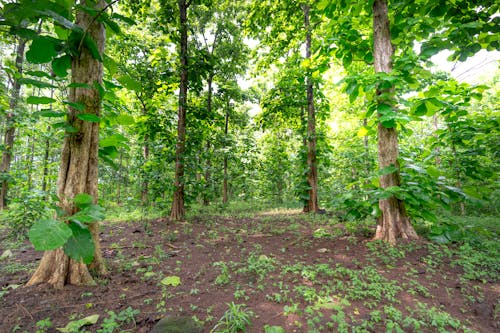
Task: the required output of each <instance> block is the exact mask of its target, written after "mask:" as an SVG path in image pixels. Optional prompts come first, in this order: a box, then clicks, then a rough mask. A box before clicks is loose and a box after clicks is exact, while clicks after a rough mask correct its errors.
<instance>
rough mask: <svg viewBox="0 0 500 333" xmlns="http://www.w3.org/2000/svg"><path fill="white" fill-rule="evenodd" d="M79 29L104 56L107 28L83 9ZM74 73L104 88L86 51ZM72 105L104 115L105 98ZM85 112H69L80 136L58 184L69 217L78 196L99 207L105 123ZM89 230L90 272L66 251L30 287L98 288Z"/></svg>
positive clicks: (98, 262) (71, 141) (91, 93)
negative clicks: (88, 117)
mask: <svg viewBox="0 0 500 333" xmlns="http://www.w3.org/2000/svg"><path fill="white" fill-rule="evenodd" d="M81 4H82V5H83V6H86V5H92V3H91V2H90V1H87V0H82V1H81ZM105 5H106V3H105V1H104V0H100V1H99V2H98V4H97V5H96V7H95V8H104V6H105ZM76 24H77V25H79V26H80V27H82V28H83V29H86V31H87V35H88V36H90V37H91V38H92V39H93V40H94V41H95V42H96V45H97V47H98V50H99V53H100V54H102V53H103V51H104V42H105V29H104V25H103V24H102V23H100V22H99V21H98V20H95V19H94V18H93V17H92V16H91V15H89V14H88V13H87V12H86V11H83V10H80V11H78V13H77V17H76ZM71 73H72V78H71V82H72V83H79V84H81V83H84V84H87V85H89V86H94V85H95V84H102V73H103V70H102V63H100V62H98V61H97V60H96V59H94V58H93V57H92V55H91V54H90V52H89V51H88V50H87V49H86V48H85V47H83V48H82V50H81V52H80V55H79V56H76V57H73V59H72V67H71ZM69 100H70V101H71V102H74V103H80V104H83V105H84V106H85V108H84V111H83V112H84V113H89V114H95V115H97V116H99V115H100V111H101V98H100V95H99V92H98V90H97V89H95V88H92V89H88V88H71V90H70V94H69ZM79 113H80V111H78V110H76V109H74V108H72V107H70V108H69V113H68V122H69V123H70V124H71V126H73V127H74V128H75V129H76V130H77V132H76V133H67V135H66V137H65V138H64V143H63V149H62V153H61V166H60V168H59V175H58V179H57V193H58V197H59V200H60V203H59V205H60V206H61V208H62V209H63V210H64V211H65V212H66V213H67V214H68V215H71V214H74V213H75V212H76V211H77V207H76V206H75V204H74V203H73V200H72V199H73V198H74V197H75V195H77V194H80V193H87V194H89V195H91V196H92V197H93V198H94V202H97V194H98V191H97V184H98V175H97V172H98V168H97V166H98V148H99V146H98V144H99V123H94V122H88V121H83V120H81V119H79V118H78V117H77V115H78V114H79ZM89 230H90V232H91V234H92V239H93V241H94V245H95V253H94V261H93V262H92V263H91V264H90V266H89V267H88V268H87V266H86V265H85V264H84V263H83V262H77V261H75V260H73V259H70V258H69V257H68V256H67V255H66V254H65V253H64V252H63V250H62V249H57V250H53V251H46V252H45V253H44V255H43V257H42V260H41V262H40V265H39V266H38V268H37V270H36V271H35V273H34V274H33V276H32V277H31V279H30V280H29V281H28V283H27V285H34V284H39V283H48V284H51V285H53V286H54V287H55V288H62V287H63V286H64V285H65V284H76V285H81V284H94V281H93V279H92V277H91V275H90V274H89V269H90V270H92V271H94V272H95V273H96V274H99V275H103V274H106V267H105V265H104V260H103V257H102V253H101V249H100V244H99V225H98V223H97V222H96V223H92V224H91V225H90V226H89Z"/></svg>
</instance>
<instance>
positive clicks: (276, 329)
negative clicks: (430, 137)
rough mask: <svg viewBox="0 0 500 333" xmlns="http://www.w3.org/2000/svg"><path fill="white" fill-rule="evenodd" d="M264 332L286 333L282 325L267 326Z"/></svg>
mask: <svg viewBox="0 0 500 333" xmlns="http://www.w3.org/2000/svg"><path fill="white" fill-rule="evenodd" d="M264 333H286V331H285V329H284V328H283V327H281V326H267V325H266V326H265V327H264Z"/></svg>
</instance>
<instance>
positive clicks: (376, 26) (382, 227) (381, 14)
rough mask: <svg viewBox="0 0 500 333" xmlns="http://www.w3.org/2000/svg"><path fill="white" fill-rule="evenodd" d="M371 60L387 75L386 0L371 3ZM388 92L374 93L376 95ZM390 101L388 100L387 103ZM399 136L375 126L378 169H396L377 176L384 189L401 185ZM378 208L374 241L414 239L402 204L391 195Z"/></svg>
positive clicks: (390, 130) (389, 61)
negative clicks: (372, 44) (396, 169)
mask: <svg viewBox="0 0 500 333" xmlns="http://www.w3.org/2000/svg"><path fill="white" fill-rule="evenodd" d="M373 31H374V33H373V34H374V36H373V40H374V60H375V72H377V73H378V72H386V73H388V72H390V71H391V70H392V65H391V57H392V54H393V49H392V45H391V35H390V29H389V17H388V8H387V0H375V2H374V3H373ZM384 92H389V91H388V90H386V91H382V90H377V95H380V94H382V93H384ZM389 102H390V101H389ZM398 154H399V152H398V134H397V132H396V129H395V128H386V127H384V126H382V124H381V123H379V124H378V160H379V168H380V169H383V168H386V167H389V166H391V165H392V166H395V167H396V168H398V171H396V172H393V173H390V174H387V175H383V176H381V177H380V186H381V187H382V188H383V189H386V188H388V187H391V186H399V185H400V176H399V163H398ZM379 207H380V210H381V211H382V216H381V217H380V219H379V223H378V225H377V230H376V233H375V237H374V239H382V240H385V241H387V242H389V243H391V244H395V243H396V240H397V239H398V238H405V239H416V238H418V236H417V233H416V232H415V230H414V229H413V226H412V225H411V223H410V219H409V218H408V216H407V214H406V209H405V205H404V202H403V201H402V200H399V199H397V198H396V197H394V196H392V197H390V198H388V199H381V200H380V201H379Z"/></svg>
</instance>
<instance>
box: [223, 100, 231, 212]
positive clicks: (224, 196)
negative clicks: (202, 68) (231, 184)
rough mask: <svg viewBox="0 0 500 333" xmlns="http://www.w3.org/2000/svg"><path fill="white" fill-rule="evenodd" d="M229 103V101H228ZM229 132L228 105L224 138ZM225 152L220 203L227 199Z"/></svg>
mask: <svg viewBox="0 0 500 333" xmlns="http://www.w3.org/2000/svg"><path fill="white" fill-rule="evenodd" d="M228 104H229V102H228ZM228 132H229V105H228V109H227V110H226V119H225V124H224V138H226V139H227V134H228ZM227 177H228V176H227V153H224V180H223V184H222V203H223V204H227V203H228V201H229V195H228V187H227Z"/></svg>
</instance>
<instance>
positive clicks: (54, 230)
mask: <svg viewBox="0 0 500 333" xmlns="http://www.w3.org/2000/svg"><path fill="white" fill-rule="evenodd" d="M72 235H73V232H72V231H71V228H70V227H69V226H68V225H67V224H66V223H64V222H61V221H58V220H39V221H37V222H35V224H33V226H32V227H31V228H30V230H29V232H28V237H29V239H30V241H31V243H33V245H34V246H35V249H36V250H37V251H45V250H54V249H57V248H60V247H61V246H63V245H64V244H65V243H66V242H67V241H68V239H69V238H70V237H71V236H72Z"/></svg>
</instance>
